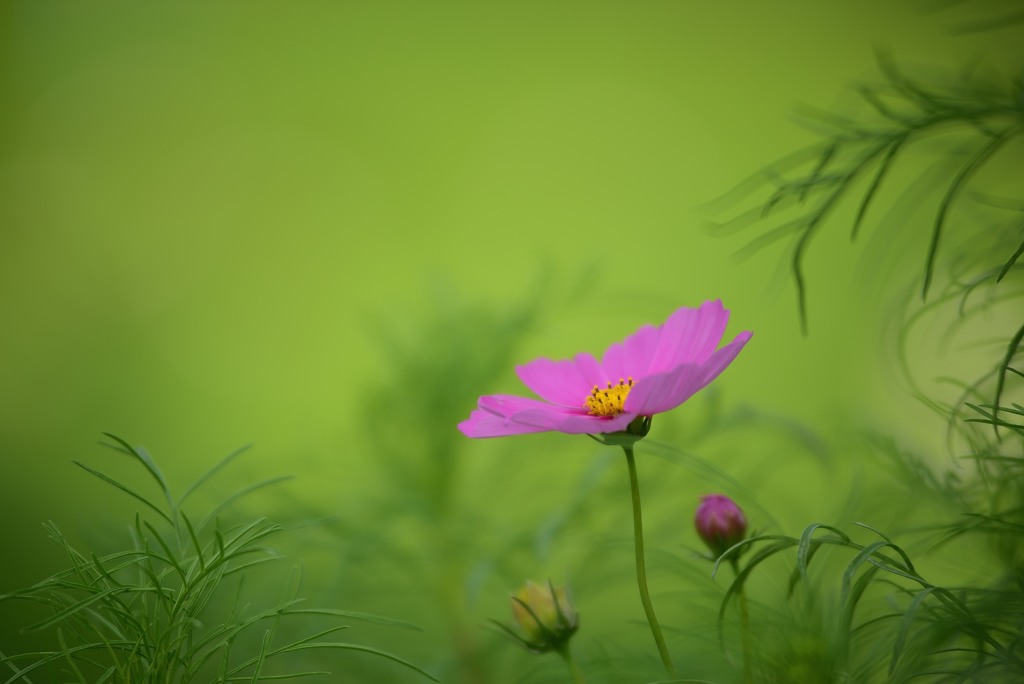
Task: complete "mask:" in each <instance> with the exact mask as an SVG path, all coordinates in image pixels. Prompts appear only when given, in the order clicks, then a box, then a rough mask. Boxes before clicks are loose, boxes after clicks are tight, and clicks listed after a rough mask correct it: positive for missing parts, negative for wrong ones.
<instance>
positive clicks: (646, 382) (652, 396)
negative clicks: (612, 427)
mask: <svg viewBox="0 0 1024 684" xmlns="http://www.w3.org/2000/svg"><path fill="white" fill-rule="evenodd" d="M703 377H704V369H703V368H702V367H701V366H700V365H698V364H695V363H687V364H683V365H682V366H677V367H676V368H674V369H672V370H670V371H667V372H665V373H656V374H654V375H648V376H647V377H645V378H641V379H640V380H637V382H636V384H635V385H634V386H633V389H632V390H630V392H629V396H627V397H626V403H625V406H624V408H625V409H626V411H627V412H629V413H631V414H636V415H641V416H652V415H654V414H655V413H664V412H665V411H668V410H671V409H674V408H675V407H676V406H679V405H680V404H682V403H683V402H684V401H686V400H687V399H689V398H690V397H691V396H693V395H694V394H695V393H696V392H697V390H699V389H700V388H701V387H703V386H704V385H702V384H701V380H702V379H703Z"/></svg>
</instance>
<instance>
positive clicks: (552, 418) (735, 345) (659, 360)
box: [459, 301, 751, 437]
mask: <svg viewBox="0 0 1024 684" xmlns="http://www.w3.org/2000/svg"><path fill="white" fill-rule="evenodd" d="M728 322H729V312H728V311H727V310H726V309H725V308H724V307H723V306H722V302H720V301H714V302H704V303H703V304H701V305H700V307H699V308H696V309H693V308H689V307H682V308H680V309H677V310H676V311H675V312H674V313H673V314H672V315H671V316H669V318H668V320H667V321H665V323H664V324H663V325H661V326H658V327H655V326H652V325H645V326H643V327H641V328H640V329H639V330H637V331H636V332H635V333H633V334H632V335H630V336H629V337H627V338H626V339H625V341H623V342H618V343H616V344H613V345H612V346H610V347H609V348H608V349H607V350H606V351H605V353H604V356H602V357H601V360H600V361H598V360H597V359H595V358H594V357H593V356H591V355H590V354H586V353H583V354H577V355H576V356H575V358H573V359H571V360H565V361H551V360H550V359H544V358H541V359H537V360H535V361H531V362H530V363H527V364H525V365H522V366H517V367H516V374H517V375H518V376H519V379H520V380H522V381H523V384H525V385H526V386H527V387H529V388H530V389H531V390H533V391H534V392H535V393H536V394H537V395H538V396H539V397H540V399H531V398H527V397H517V396H513V395H507V394H494V395H489V396H484V397H480V401H479V403H478V405H477V406H478V408H477V409H476V410H474V411H473V412H472V413H471V414H470V416H469V418H468V419H466V420H464V421H462V422H461V423H459V430H461V431H462V433H463V434H465V435H466V436H467V437H504V436H506V435H521V434H526V433H531V432H547V431H554V432H565V433H569V434H591V435H596V434H600V433H614V432H621V431H623V430H626V428H627V427H628V426H629V425H630V423H632V422H633V421H634V420H636V419H638V418H643V419H645V420H647V421H648V422H649V419H650V417H651V416H653V415H654V414H655V413H664V412H665V411H669V410H671V409H674V408H675V407H676V406H679V405H680V404H682V403H683V402H684V401H686V400H687V399H689V398H690V397H692V396H693V395H694V394H696V393H697V392H698V391H699V390H701V389H703V388H704V387H706V386H707V385H708V384H709V383H710V382H711V381H712V380H714V379H715V378H717V377H718V376H719V374H720V373H721V372H722V371H724V370H725V369H726V367H727V366H728V365H729V364H730V363H732V361H733V359H735V358H736V355H737V354H739V352H740V350H741V349H742V348H743V345H745V344H746V343H747V341H748V340H749V339H750V336H751V333H750V332H742V333H740V334H739V335H737V336H736V337H735V339H733V341H732V342H730V343H729V344H727V345H725V346H724V347H722V348H721V349H718V348H717V347H718V344H719V342H721V340H722V335H723V334H724V333H725V326H726V324H727V323H728Z"/></svg>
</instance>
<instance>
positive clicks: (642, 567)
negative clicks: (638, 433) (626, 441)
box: [622, 445, 676, 677]
mask: <svg viewBox="0 0 1024 684" xmlns="http://www.w3.org/2000/svg"><path fill="white" fill-rule="evenodd" d="M622 450H623V451H625V452H626V465H627V466H629V489H630V492H631V493H632V495H633V542H634V548H635V550H636V585H637V587H638V588H639V589H640V601H641V602H642V603H643V604H644V613H646V614H647V622H648V624H650V626H651V634H653V635H654V643H655V644H657V645H658V654H659V655H661V662H662V663H663V664H664V665H665V672H667V673H668V675H669V676H670V677H675V676H676V668H675V666H673V665H672V658H671V657H669V654H668V647H667V646H665V637H664V636H663V635H662V633H661V626H660V625H658V618H657V617H656V616H655V615H654V606H653V605H652V604H651V595H650V593H649V592H648V591H647V566H646V564H645V562H644V523H643V516H642V514H641V512H640V482H639V480H638V479H637V476H636V459H635V458H633V447H632V446H625V445H623V447H622Z"/></svg>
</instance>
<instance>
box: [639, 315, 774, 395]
mask: <svg viewBox="0 0 1024 684" xmlns="http://www.w3.org/2000/svg"><path fill="white" fill-rule="evenodd" d="M753 336H754V333H752V332H750V331H749V330H744V331H743V332H741V333H740V334H739V335H737V336H736V337H735V338H733V341H732V342H730V343H729V344H727V345H725V346H724V347H722V348H721V349H719V350H718V351H716V352H715V353H714V354H712V355H711V358H710V359H708V362H707V363H705V364H704V378H703V381H702V384H701V387H704V386H706V385H708V384H710V382H711V381H712V380H714V379H715V378H717V377H718V376H719V375H720V374H721V373H722V371H724V370H725V369H726V368H727V367H728V366H729V364H730V363H732V362H733V360H734V359H735V358H736V355H737V354H739V353H740V350H741V349H743V347H744V345H746V344H747V342H749V341H750V338H751V337H753ZM627 399H628V397H627Z"/></svg>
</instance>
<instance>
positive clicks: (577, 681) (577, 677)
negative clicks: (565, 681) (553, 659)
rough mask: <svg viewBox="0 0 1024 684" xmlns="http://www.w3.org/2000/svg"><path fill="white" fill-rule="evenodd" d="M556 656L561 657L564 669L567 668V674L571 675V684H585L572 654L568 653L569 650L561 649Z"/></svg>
mask: <svg viewBox="0 0 1024 684" xmlns="http://www.w3.org/2000/svg"><path fill="white" fill-rule="evenodd" d="M558 655H560V656H562V660H564V661H565V665H566V667H568V668H569V674H571V675H572V681H573V684H586V682H585V681H584V679H583V670H581V669H580V666H579V665H577V664H576V660H575V659H573V657H572V654H571V653H569V648H568V647H566V648H563V649H560V650H559V651H558Z"/></svg>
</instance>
